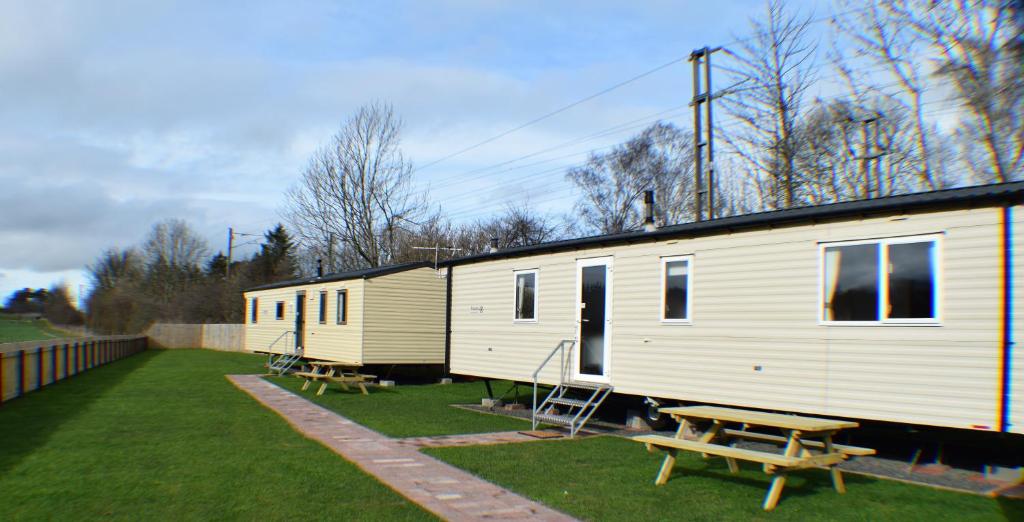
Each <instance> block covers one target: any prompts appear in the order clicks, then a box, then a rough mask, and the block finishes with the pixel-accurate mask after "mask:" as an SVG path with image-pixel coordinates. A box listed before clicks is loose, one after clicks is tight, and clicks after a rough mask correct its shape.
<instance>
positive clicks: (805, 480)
mask: <svg viewBox="0 0 1024 522" xmlns="http://www.w3.org/2000/svg"><path fill="white" fill-rule="evenodd" d="M737 464H738V465H739V467H740V474H733V473H730V472H729V467H728V465H726V464H725V462H724V461H723V460H721V459H715V460H711V461H706V462H705V465H704V466H703V467H700V468H694V467H688V466H680V465H679V464H676V466H675V467H674V468H673V471H672V476H671V477H670V478H669V482H675V481H676V480H685V479H686V476H687V475H689V476H692V477H699V478H705V479H715V480H720V481H723V482H729V483H732V484H735V485H737V486H744V487H748V488H751V489H754V490H757V491H760V492H762V493H763V494H767V493H768V487H769V486H770V485H771V480H772V479H773V478H774V477H775V475H768V474H765V473H763V472H761V465H758V464H752V463H749V462H743V461H737ZM750 473H760V474H759V475H750ZM786 477H787V478H786V486H785V488H783V490H782V496H781V497H780V500H779V505H782V504H783V503H785V501H786V497H806V496H813V495H819V494H827V493H829V492H832V493H833V494H837V495H838V494H839V493H838V492H836V491H835V488H834V486H833V485H832V476H831V475H830V474H829V472H828V471H824V470H820V469H804V470H799V471H796V472H791V473H787V474H786ZM875 481H877V479H873V478H868V477H863V476H860V475H855V474H851V473H843V482H845V483H846V486H847V489H849V488H850V487H854V488H856V487H857V486H858V485H861V484H870V483H872V482H875Z"/></svg>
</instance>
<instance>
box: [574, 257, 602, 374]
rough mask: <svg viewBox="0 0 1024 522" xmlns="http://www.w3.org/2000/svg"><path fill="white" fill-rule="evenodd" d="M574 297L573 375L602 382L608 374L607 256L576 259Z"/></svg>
mask: <svg viewBox="0 0 1024 522" xmlns="http://www.w3.org/2000/svg"><path fill="white" fill-rule="evenodd" d="M576 298H577V299H576V350H575V351H574V352H575V354H576V356H575V357H573V363H574V364H573V378H574V379H576V380H580V381H591V382H603V383H606V382H608V381H609V377H610V376H611V372H610V363H611V340H612V258H611V257H598V258H592V259H579V260H577V261H576Z"/></svg>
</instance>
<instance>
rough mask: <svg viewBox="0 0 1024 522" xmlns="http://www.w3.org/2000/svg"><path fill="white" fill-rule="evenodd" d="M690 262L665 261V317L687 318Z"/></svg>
mask: <svg viewBox="0 0 1024 522" xmlns="http://www.w3.org/2000/svg"><path fill="white" fill-rule="evenodd" d="M689 273H690V262H689V261H685V260H680V261H667V262H665V319H687V317H686V296H687V293H688V292H689V288H687V279H688V278H689Z"/></svg>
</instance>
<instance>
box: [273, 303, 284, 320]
mask: <svg viewBox="0 0 1024 522" xmlns="http://www.w3.org/2000/svg"><path fill="white" fill-rule="evenodd" d="M274 317H276V318H277V320H278V321H280V320H281V319H284V301H278V302H277V306H276V307H275V309H274Z"/></svg>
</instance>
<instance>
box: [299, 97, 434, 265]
mask: <svg viewBox="0 0 1024 522" xmlns="http://www.w3.org/2000/svg"><path fill="white" fill-rule="evenodd" d="M401 126H402V124H401V121H400V120H399V119H398V117H397V116H396V115H395V114H394V111H393V109H392V108H391V106H390V105H387V104H382V103H374V104H371V105H368V106H364V107H362V108H360V109H359V110H358V111H357V112H356V113H355V115H353V116H352V117H351V118H349V119H348V121H346V122H345V124H344V125H343V126H342V128H341V130H339V131H338V133H337V134H335V135H334V136H333V138H332V139H331V142H330V144H329V145H328V146H325V147H323V148H321V149H320V150H318V151H317V152H316V153H315V154H314V155H313V157H312V158H311V159H310V162H309V165H308V166H307V167H306V170H305V171H304V172H303V173H302V178H301V179H300V180H299V182H298V183H297V184H296V185H295V186H294V187H292V189H291V190H289V192H288V194H287V214H288V218H289V221H290V222H291V227H292V229H293V230H294V231H295V232H296V234H297V236H298V240H299V242H300V243H301V244H302V245H303V246H304V247H306V249H307V250H309V249H319V250H325V246H326V245H327V244H328V243H329V241H330V238H332V237H333V238H334V239H335V241H336V242H337V243H338V244H339V248H338V250H339V252H338V259H340V263H339V264H340V266H341V267H342V268H357V267H366V266H381V265H384V264H387V263H390V262H393V261H394V260H395V257H396V251H397V249H398V245H399V243H400V239H401V235H402V234H403V233H402V231H401V230H402V229H401V226H402V224H403V223H404V222H407V221H415V220H416V218H417V217H418V216H419V215H420V214H421V213H422V212H423V211H424V209H425V208H426V204H425V199H424V197H423V196H422V195H418V194H416V193H415V191H414V190H413V189H412V187H411V185H410V173H411V165H410V164H409V162H407V161H406V159H405V157H404V156H403V155H402V152H401V150H400V149H399V143H400V133H401Z"/></svg>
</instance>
